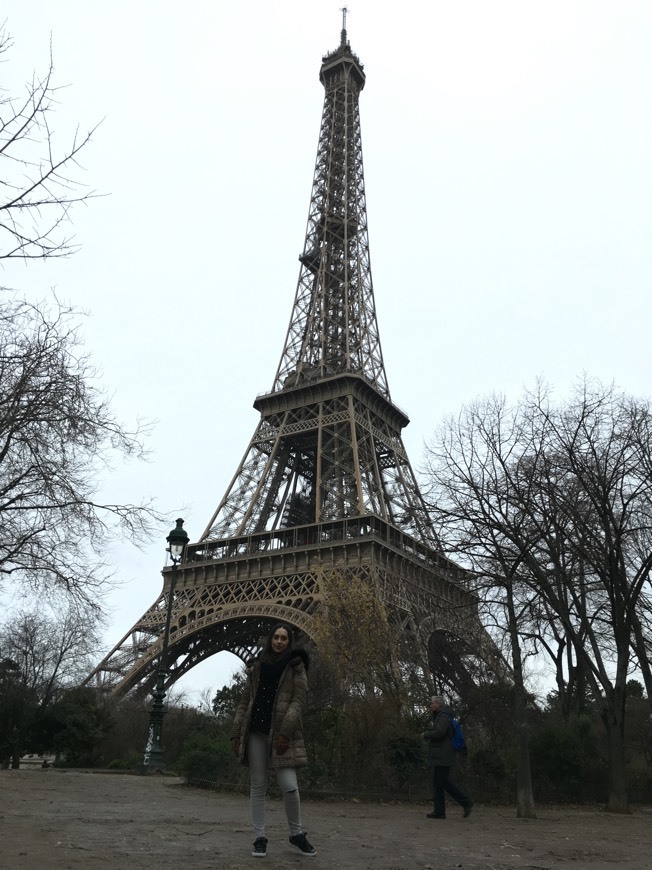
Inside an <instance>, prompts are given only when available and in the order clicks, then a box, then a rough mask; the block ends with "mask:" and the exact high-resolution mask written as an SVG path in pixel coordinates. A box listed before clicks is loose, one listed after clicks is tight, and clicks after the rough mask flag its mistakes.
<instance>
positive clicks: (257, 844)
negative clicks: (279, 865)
mask: <svg viewBox="0 0 652 870" xmlns="http://www.w3.org/2000/svg"><path fill="white" fill-rule="evenodd" d="M251 854H252V855H253V856H254V858H264V857H265V855H266V854H267V837H258V839H257V840H255V841H254V846H253V849H252V850H251Z"/></svg>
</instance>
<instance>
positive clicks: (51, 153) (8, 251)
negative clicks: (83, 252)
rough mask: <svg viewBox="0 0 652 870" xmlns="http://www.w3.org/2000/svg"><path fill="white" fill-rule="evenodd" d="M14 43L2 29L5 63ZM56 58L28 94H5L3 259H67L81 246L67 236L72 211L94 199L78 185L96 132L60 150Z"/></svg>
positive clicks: (0, 213) (0, 108)
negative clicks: (56, 118) (81, 159)
mask: <svg viewBox="0 0 652 870" xmlns="http://www.w3.org/2000/svg"><path fill="white" fill-rule="evenodd" d="M11 46H12V40H11V37H10V36H9V35H8V34H7V32H6V30H5V29H4V27H3V28H1V29H0V60H2V59H3V58H2V56H3V55H6V54H7V52H8V51H9V50H10V49H11ZM53 73H54V66H53V61H52V54H51V53H50V60H49V64H48V67H47V69H46V71H45V73H44V74H43V75H40V76H39V75H37V74H33V75H32V78H31V79H30V81H28V82H27V83H26V85H25V90H24V93H23V94H21V95H19V96H11V95H8V94H7V93H6V91H3V90H0V161H1V162H0V179H1V183H0V259H7V258H11V257H19V258H24V259H43V258H46V257H65V256H67V255H68V254H70V253H72V252H73V251H74V250H75V248H76V246H75V245H74V243H73V239H72V237H71V236H70V235H68V234H67V232H66V224H67V223H68V222H69V218H70V209H71V207H72V206H73V205H74V204H76V203H80V202H84V201H85V200H87V199H89V198H90V197H92V196H93V193H92V192H91V191H87V190H84V189H83V188H82V187H81V185H80V184H79V182H78V181H76V180H75V179H74V174H75V172H76V170H79V169H80V168H81V167H80V165H79V162H78V161H79V155H80V152H81V151H82V149H83V148H84V147H85V146H86V145H88V143H89V142H90V140H91V137H92V135H93V133H94V132H95V129H97V128H96V127H95V128H93V129H92V130H90V131H89V132H87V133H80V132H79V129H77V130H76V132H75V133H74V134H73V135H72V136H71V138H70V139H69V141H68V142H67V143H66V144H64V145H59V143H58V141H57V138H56V135H55V132H54V130H53V128H52V121H51V117H52V115H53V112H54V110H55V108H56V105H57V98H58V91H59V90H60V89H59V88H58V87H55V86H54V84H53Z"/></svg>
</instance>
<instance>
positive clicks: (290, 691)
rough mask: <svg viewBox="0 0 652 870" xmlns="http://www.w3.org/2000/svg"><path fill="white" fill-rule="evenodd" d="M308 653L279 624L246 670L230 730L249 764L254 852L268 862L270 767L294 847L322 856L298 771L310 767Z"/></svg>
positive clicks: (235, 747) (236, 750)
mask: <svg viewBox="0 0 652 870" xmlns="http://www.w3.org/2000/svg"><path fill="white" fill-rule="evenodd" d="M308 664H309V657H308V653H307V652H306V651H305V650H303V649H294V645H293V637H292V629H291V627H290V626H289V625H285V624H284V623H278V624H277V625H275V626H274V628H273V629H272V631H271V632H270V634H269V637H268V638H267V643H266V644H265V649H264V650H263V651H262V653H261V654H260V656H259V658H258V659H256V660H255V661H254V662H253V663H252V664H251V665H250V666H249V667H248V669H247V683H246V686H245V691H244V694H243V696H242V698H241V699H240V703H239V704H238V709H237V711H236V714H235V719H234V720H233V727H232V728H231V748H232V749H233V752H234V753H235V754H236V755H237V756H238V758H239V759H240V761H241V762H242V763H243V764H247V765H249V782H250V791H249V800H250V806H251V820H252V823H253V827H254V836H255V837H256V839H255V841H254V845H253V849H252V851H251V854H252V855H253V856H254V857H255V858H264V857H265V855H266V854H267V837H266V836H265V795H266V793H267V768H268V767H270V766H271V767H273V768H274V770H275V771H276V779H277V782H278V785H279V788H280V789H281V793H282V795H283V800H284V802H285V815H286V816H287V823H288V831H289V835H290V845H291V846H292V847H293V848H294V849H296V850H297V851H298V852H301V854H302V855H316V854H317V852H316V851H315V849H313V847H312V846H311V845H310V843H309V842H308V840H307V839H306V835H305V833H304V832H303V830H302V828H301V803H300V799H299V785H298V783H297V772H296V768H297V767H303V766H305V765H306V764H307V763H308V758H307V756H306V747H305V744H304V742H303V723H302V720H301V714H302V710H303V707H304V704H305V702H306V693H307V690H308V675H307V671H308Z"/></svg>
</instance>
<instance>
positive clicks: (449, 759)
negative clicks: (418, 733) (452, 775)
mask: <svg viewBox="0 0 652 870" xmlns="http://www.w3.org/2000/svg"><path fill="white" fill-rule="evenodd" d="M452 717H453V714H452V712H451V709H450V707H441V708H440V709H439V710H438V711H437V713H433V714H432V722H431V723H430V725H429V727H428V730H427V731H424V732H423V739H424V740H426V741H427V743H428V763H429V764H430V765H431V766H432V767H452V765H453V764H454V763H455V750H454V749H453V744H452V743H451V737H452V736H453V726H452V725H451V719H452Z"/></svg>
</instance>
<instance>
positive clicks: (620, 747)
mask: <svg viewBox="0 0 652 870" xmlns="http://www.w3.org/2000/svg"><path fill="white" fill-rule="evenodd" d="M601 716H602V721H603V722H604V726H605V729H606V731H607V747H608V753H609V798H608V801H607V812H608V813H628V812H629V798H628V793H627V772H626V769H625V740H624V734H623V728H622V722H619V721H618V714H617V712H616V711H615V710H613V709H612V708H610V707H606V706H605V707H604V708H603V710H602V711H601Z"/></svg>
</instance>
